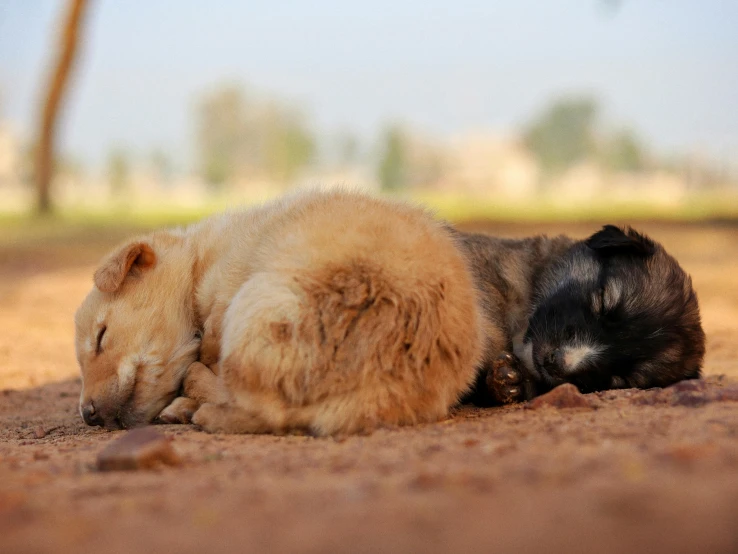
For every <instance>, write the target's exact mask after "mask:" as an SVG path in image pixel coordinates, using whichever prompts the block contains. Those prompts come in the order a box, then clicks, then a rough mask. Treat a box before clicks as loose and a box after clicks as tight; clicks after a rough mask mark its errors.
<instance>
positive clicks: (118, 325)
mask: <svg viewBox="0 0 738 554" xmlns="http://www.w3.org/2000/svg"><path fill="white" fill-rule="evenodd" d="M193 266H194V260H193V256H192V254H191V253H190V252H189V250H188V249H187V247H186V241H185V238H183V237H182V236H179V235H177V234H176V233H156V234H154V235H151V236H148V237H145V238H142V239H140V240H136V241H133V242H130V243H128V244H126V245H124V246H122V247H120V248H118V249H116V250H115V251H113V252H112V253H111V254H110V255H109V256H108V257H107V258H105V260H104V261H103V262H102V264H101V265H100V267H99V268H98V269H97V271H96V272H95V276H94V283H95V286H94V288H93V289H92V291H91V292H90V293H89V294H88V295H87V297H86V298H85V300H84V301H83V302H82V305H81V306H80V307H79V309H78V310H77V313H76V315H75V327H76V337H75V346H76V351H77V360H78V362H79V365H80V369H81V371H82V394H81V397H80V414H81V415H82V417H83V419H84V420H85V422H86V423H87V424H89V425H100V426H104V427H106V428H109V429H118V428H121V427H123V428H130V427H136V426H140V425H145V424H147V423H149V422H151V420H152V419H154V418H155V417H156V416H157V415H158V413H159V412H160V411H161V410H162V409H163V408H164V407H165V406H166V405H167V404H168V403H169V402H171V400H172V399H173V398H174V397H175V396H176V394H177V391H178V389H179V387H180V384H181V382H182V379H183V377H184V373H185V371H186V369H187V367H188V366H189V364H190V363H192V362H193V361H195V360H196V358H197V353H198V348H199V345H200V337H199V332H198V329H197V324H196V321H195V313H194V301H193V291H192V287H193V284H192V283H193V277H192V270H193Z"/></svg>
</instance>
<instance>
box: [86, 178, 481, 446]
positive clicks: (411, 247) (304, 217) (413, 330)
mask: <svg viewBox="0 0 738 554" xmlns="http://www.w3.org/2000/svg"><path fill="white" fill-rule="evenodd" d="M456 240H457V239H456V238H454V237H453V236H452V233H451V232H450V231H449V230H447V229H446V228H445V227H444V226H443V225H442V224H441V223H439V222H437V221H435V220H434V219H433V218H432V217H430V216H429V215H428V214H426V213H425V212H423V211H422V210H420V209H417V208H414V207H410V206H407V205H404V204H399V203H391V202H388V201H384V200H379V199H373V198H369V197H366V196H363V195H360V194H356V193H350V192H345V191H333V192H316V191H313V192H310V193H302V194H297V195H293V196H290V197H287V198H285V199H283V200H280V201H278V202H274V203H270V204H267V205H265V206H263V207H261V208H257V209H252V210H248V211H243V212H235V213H230V214H225V215H221V216H217V217H212V218H209V219H206V220H204V221H202V222H201V223H199V224H196V225H194V226H191V227H189V228H187V229H185V230H183V231H182V230H179V231H161V232H156V233H153V234H151V235H149V236H146V237H142V238H139V239H137V240H135V241H133V242H131V243H129V244H126V245H124V246H123V247H121V248H119V249H117V250H116V251H114V252H113V253H112V254H111V255H110V256H109V257H108V258H107V259H106V260H105V261H104V262H103V263H102V265H101V267H100V268H99V269H98V270H97V271H96V273H95V278H94V282H95V288H93V290H92V292H90V294H89V295H88V297H87V298H86V299H85V301H84V302H83V304H82V306H80V308H79V310H78V312H77V315H76V348H77V357H78V360H79V364H80V367H81V370H82V377H83V390H82V395H81V399H80V411H81V413H82V416H83V418H84V419H85V421H86V422H87V423H88V424H90V425H101V426H105V427H106V428H119V427H134V426H138V425H144V424H147V423H149V422H151V421H152V420H154V418H156V416H157V415H158V414H159V413H160V412H162V410H163V409H164V408H165V407H167V405H169V404H170V403H171V402H172V401H173V400H174V399H175V397H177V395H178V394H179V393H180V391H181V390H183V391H184V393H185V397H184V398H183V397H180V398H177V400H176V402H175V403H174V404H172V405H171V406H170V407H169V408H167V409H166V410H165V411H164V412H163V413H162V419H163V420H165V421H174V420H187V419H188V416H189V415H190V413H191V412H192V411H195V410H197V411H196V413H195V414H194V417H193V421H194V422H195V423H196V424H198V425H200V426H202V427H203V428H205V429H206V430H208V431H224V432H234V433H262V432H285V431H288V430H291V429H303V430H308V431H310V432H312V433H315V434H319V435H323V434H334V433H354V432H360V431H365V430H371V429H372V428H374V427H376V426H378V425H403V424H412V423H418V422H424V421H436V420H438V419H441V418H443V417H445V416H446V415H447V413H448V410H449V407H450V406H452V405H453V404H455V403H456V402H457V401H458V399H459V398H460V396H461V395H462V394H463V393H465V392H466V391H467V390H468V389H469V387H470V385H471V384H472V383H473V381H474V377H475V368H476V367H477V364H478V362H479V361H480V358H481V352H482V348H483V344H482V342H483V338H482V337H483V331H482V329H481V326H482V323H481V322H482V318H481V316H480V315H479V314H478V311H477V307H476V292H475V288H474V283H473V280H472V277H471V275H470V272H469V270H468V268H467V263H466V261H465V259H464V257H463V255H462V253H461V251H460V249H459V248H458V247H457V244H456ZM198 359H199V360H200V361H197V360H198ZM201 362H203V363H201ZM203 364H206V365H207V366H209V367H206V365H203ZM211 369H212V371H211ZM216 373H217V377H216ZM200 404H202V406H201V407H200ZM198 407H199V409H198Z"/></svg>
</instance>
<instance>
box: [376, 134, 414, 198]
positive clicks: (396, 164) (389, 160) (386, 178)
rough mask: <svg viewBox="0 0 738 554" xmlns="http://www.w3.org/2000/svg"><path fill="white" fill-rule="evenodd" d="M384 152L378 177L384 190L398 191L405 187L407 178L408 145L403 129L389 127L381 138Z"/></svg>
mask: <svg viewBox="0 0 738 554" xmlns="http://www.w3.org/2000/svg"><path fill="white" fill-rule="evenodd" d="M381 149H382V154H381V158H380V160H379V168H378V172H377V173H378V177H379V183H380V185H381V187H382V190H385V191H397V190H400V189H402V188H404V187H405V185H406V179H407V147H406V144H405V137H404V135H403V132H402V130H401V129H400V128H399V127H398V126H392V127H389V128H388V129H387V130H386V131H385V132H384V135H383V137H382V139H381Z"/></svg>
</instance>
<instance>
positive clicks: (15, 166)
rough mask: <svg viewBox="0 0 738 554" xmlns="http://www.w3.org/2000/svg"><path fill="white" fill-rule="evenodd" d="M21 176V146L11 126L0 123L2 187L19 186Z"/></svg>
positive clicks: (0, 182) (0, 180)
mask: <svg viewBox="0 0 738 554" xmlns="http://www.w3.org/2000/svg"><path fill="white" fill-rule="evenodd" d="M19 174H20V146H19V144H18V140H17V139H16V137H15V136H14V135H13V133H12V132H11V130H10V126H9V125H8V124H6V123H4V122H2V121H0V187H8V186H11V185H17V184H18V180H19Z"/></svg>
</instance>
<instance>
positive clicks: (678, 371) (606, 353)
mask: <svg viewBox="0 0 738 554" xmlns="http://www.w3.org/2000/svg"><path fill="white" fill-rule="evenodd" d="M459 240H460V244H461V246H462V248H463V249H464V251H465V252H466V254H467V256H468V258H469V260H470V262H471V265H472V268H473V270H474V273H475V277H476V280H477V286H478V288H479V290H480V299H481V302H482V306H483V309H484V314H485V325H486V332H487V337H488V344H487V349H486V353H487V355H486V358H485V360H484V362H483V364H482V366H481V367H480V370H479V374H478V378H477V383H476V386H475V389H474V391H473V392H472V394H471V395H470V396H469V397H468V398H467V400H470V401H472V402H474V403H477V404H480V405H490V404H499V403H509V402H516V401H520V400H527V399H530V398H532V397H533V396H536V395H538V394H542V393H544V392H546V391H548V390H550V389H551V388H553V387H555V386H557V385H559V384H561V383H573V384H574V385H576V386H577V387H578V388H579V389H580V390H581V391H582V392H591V391H597V390H605V389H612V388H627V387H638V388H648V387H655V386H659V387H663V386H667V385H670V384H672V383H675V382H677V381H680V380H682V379H691V378H696V377H699V376H700V367H701V364H702V359H703V356H704V353H705V334H704V332H703V330H702V326H701V323H700V314H699V306H698V303H697V296H696V294H695V292H694V290H693V289H692V280H691V279H690V277H689V275H687V274H686V273H685V272H684V270H683V269H682V268H681V267H680V266H679V264H678V263H677V262H676V260H675V259H674V258H672V257H671V256H670V255H669V254H667V253H666V251H665V250H664V249H663V247H662V246H661V245H660V244H658V243H656V242H655V241H653V240H651V239H649V238H648V237H646V236H644V235H642V234H640V233H638V232H636V231H634V230H632V229H630V228H627V229H620V228H618V227H615V226H612V225H607V226H605V227H604V228H603V229H602V230H601V231H599V232H597V233H595V234H594V235H592V236H591V237H589V238H588V239H586V240H583V241H575V240H573V239H571V238H568V237H563V236H560V237H556V238H548V237H545V236H538V237H533V238H528V239H522V240H507V239H498V238H494V237H490V236H486V235H481V234H468V233H459Z"/></svg>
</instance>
